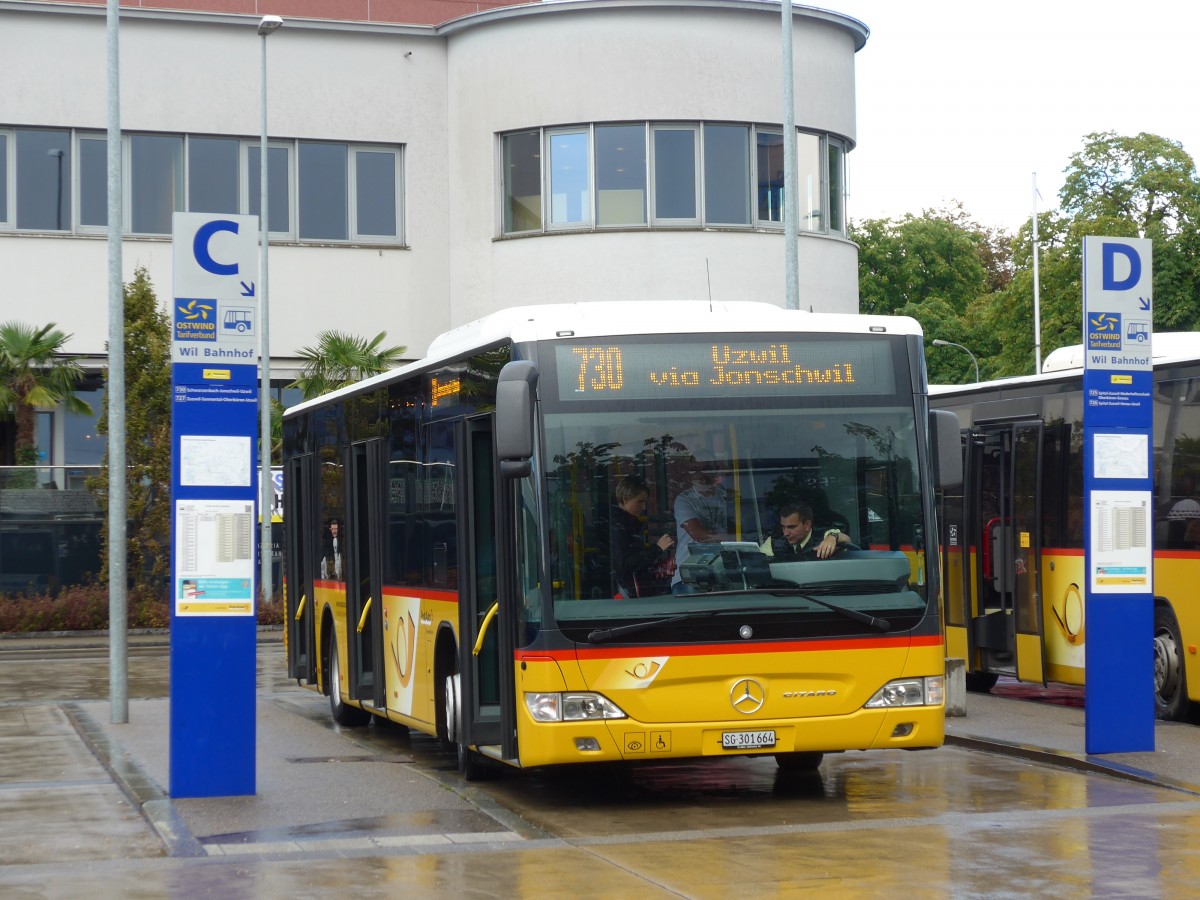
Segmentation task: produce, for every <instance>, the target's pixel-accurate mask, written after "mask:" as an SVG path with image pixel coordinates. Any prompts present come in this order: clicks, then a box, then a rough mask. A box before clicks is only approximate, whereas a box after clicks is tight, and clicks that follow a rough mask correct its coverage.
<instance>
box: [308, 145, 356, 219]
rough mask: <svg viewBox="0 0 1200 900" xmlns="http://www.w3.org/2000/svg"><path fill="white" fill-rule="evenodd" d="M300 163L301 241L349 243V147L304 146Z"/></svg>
mask: <svg viewBox="0 0 1200 900" xmlns="http://www.w3.org/2000/svg"><path fill="white" fill-rule="evenodd" d="M298 162H299V168H300V172H299V176H300V178H299V182H300V194H299V198H298V202H297V209H296V211H297V213H298V214H299V219H300V222H299V225H300V237H301V239H304V238H308V239H310V240H325V241H345V240H348V239H349V236H350V224H349V219H348V217H347V209H346V208H347V191H346V181H347V169H348V154H347V151H346V145H345V144H309V143H301V144H300V152H299V156H298Z"/></svg>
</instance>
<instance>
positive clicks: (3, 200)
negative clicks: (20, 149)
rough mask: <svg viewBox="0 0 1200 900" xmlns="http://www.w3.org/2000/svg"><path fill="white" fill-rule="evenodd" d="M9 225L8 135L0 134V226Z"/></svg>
mask: <svg viewBox="0 0 1200 900" xmlns="http://www.w3.org/2000/svg"><path fill="white" fill-rule="evenodd" d="M7 224H8V135H7V134H3V133H0V225H7Z"/></svg>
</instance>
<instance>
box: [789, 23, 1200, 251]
mask: <svg viewBox="0 0 1200 900" xmlns="http://www.w3.org/2000/svg"><path fill="white" fill-rule="evenodd" d="M808 2H810V3H812V5H817V6H824V7H826V8H829V9H834V10H836V11H838V12H841V13H845V14H847V15H849V16H852V17H854V18H856V19H859V20H860V21H862V22H864V23H865V24H866V25H867V27H868V28H870V29H871V36H870V38H869V39H868V40H867V44H866V46H865V47H864V48H863V49H862V50H860V51H859V52H858V55H857V58H856V66H857V68H856V72H857V93H858V146H857V147H856V148H855V150H854V151H853V153H851V154H850V156H849V171H850V191H851V197H850V204H849V212H850V216H851V218H853V219H867V218H881V217H889V218H895V217H899V216H902V215H904V214H905V213H914V214H919V213H920V212H921V211H922V210H923V209H926V208H930V207H940V206H942V205H944V204H946V203H949V202H951V201H953V200H959V201H961V202H962V204H963V206H964V207H965V208H966V210H967V212H969V213H970V214H971V216H972V217H973V218H975V219H976V220H977V221H979V222H981V223H983V224H985V225H994V226H999V227H1002V228H1005V229H1006V230H1008V231H1010V232H1015V231H1016V229H1017V228H1018V227H1019V226H1020V225H1021V224H1022V223H1023V222H1024V221H1026V220H1028V218H1029V216H1030V213H1031V212H1032V210H1033V173H1034V172H1036V173H1037V183H1038V188H1039V190H1040V193H1041V199H1040V200H1038V209H1039V211H1045V210H1047V209H1051V208H1056V207H1057V206H1058V191H1059V188H1061V187H1062V182H1063V169H1064V168H1065V167H1066V165H1067V162H1068V160H1069V158H1070V156H1071V154H1072V153H1075V152H1077V151H1078V150H1079V149H1080V148H1081V147H1082V145H1083V137H1084V135H1086V134H1089V133H1091V132H1099V131H1115V132H1117V133H1118V134H1122V135H1135V134H1138V133H1139V132H1143V131H1146V132H1151V133H1154V134H1158V135H1161V136H1162V137H1166V138H1170V139H1172V140H1175V141H1179V142H1181V143H1182V144H1183V147H1184V149H1185V150H1187V151H1188V152H1189V153H1190V154H1192V155H1193V157H1195V156H1196V155H1197V154H1200V0H1137V2H1123V3H1118V2H1114V0H1000V2H995V0H993V2H984V0H827V2H812V0H808Z"/></svg>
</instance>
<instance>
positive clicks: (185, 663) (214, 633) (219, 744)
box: [170, 213, 258, 797]
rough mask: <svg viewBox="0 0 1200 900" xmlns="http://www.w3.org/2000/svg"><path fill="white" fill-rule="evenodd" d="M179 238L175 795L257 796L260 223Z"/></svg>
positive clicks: (174, 352)
mask: <svg viewBox="0 0 1200 900" xmlns="http://www.w3.org/2000/svg"><path fill="white" fill-rule="evenodd" d="M174 229H175V231H174V247H173V251H174V252H173V257H174V276H175V277H174V291H173V303H172V310H171V322H172V332H173V333H172V342H171V361H172V364H171V392H172V405H171V450H172V479H171V482H172V483H171V498H172V501H173V504H174V516H173V519H172V525H171V546H172V548H173V549H172V564H171V584H172V590H173V603H172V609H171V714H170V717H171V725H170V793H171V796H173V797H218V796H231V795H245V794H253V793H254V792H255V761H254V752H255V683H256V662H257V660H256V657H257V652H256V641H257V629H256V624H257V620H256V617H255V601H256V597H257V584H256V572H257V567H256V565H255V557H256V552H255V543H256V538H257V533H258V529H257V528H256V527H255V525H256V522H257V515H256V511H257V504H258V496H257V493H258V492H257V489H256V486H257V483H258V482H257V478H256V472H257V468H256V467H257V458H258V454H257V449H256V447H257V443H256V442H257V436H258V387H257V385H258V365H257V351H256V349H255V342H256V335H257V333H258V332H257V329H256V324H257V321H256V317H257V305H256V298H255V296H254V288H255V283H256V282H257V280H258V243H257V234H258V217H257V216H213V215H208V214H201V213H176V214H175V220H174Z"/></svg>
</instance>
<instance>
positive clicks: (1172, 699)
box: [1154, 604, 1188, 722]
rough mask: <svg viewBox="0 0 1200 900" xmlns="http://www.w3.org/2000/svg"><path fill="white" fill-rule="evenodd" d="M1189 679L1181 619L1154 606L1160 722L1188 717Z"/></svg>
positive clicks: (1156, 700) (1156, 695)
mask: <svg viewBox="0 0 1200 900" xmlns="http://www.w3.org/2000/svg"><path fill="white" fill-rule="evenodd" d="M1187 711H1188V696H1187V678H1186V677H1185V675H1184V663H1183V640H1182V638H1181V637H1180V635H1179V620H1178V619H1176V618H1175V613H1174V612H1173V611H1172V609H1171V607H1169V606H1166V605H1165V604H1164V605H1162V606H1156V607H1154V712H1155V714H1156V715H1157V716H1158V718H1160V719H1169V720H1171V721H1176V722H1178V721H1182V720H1184V719H1185V718H1187Z"/></svg>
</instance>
